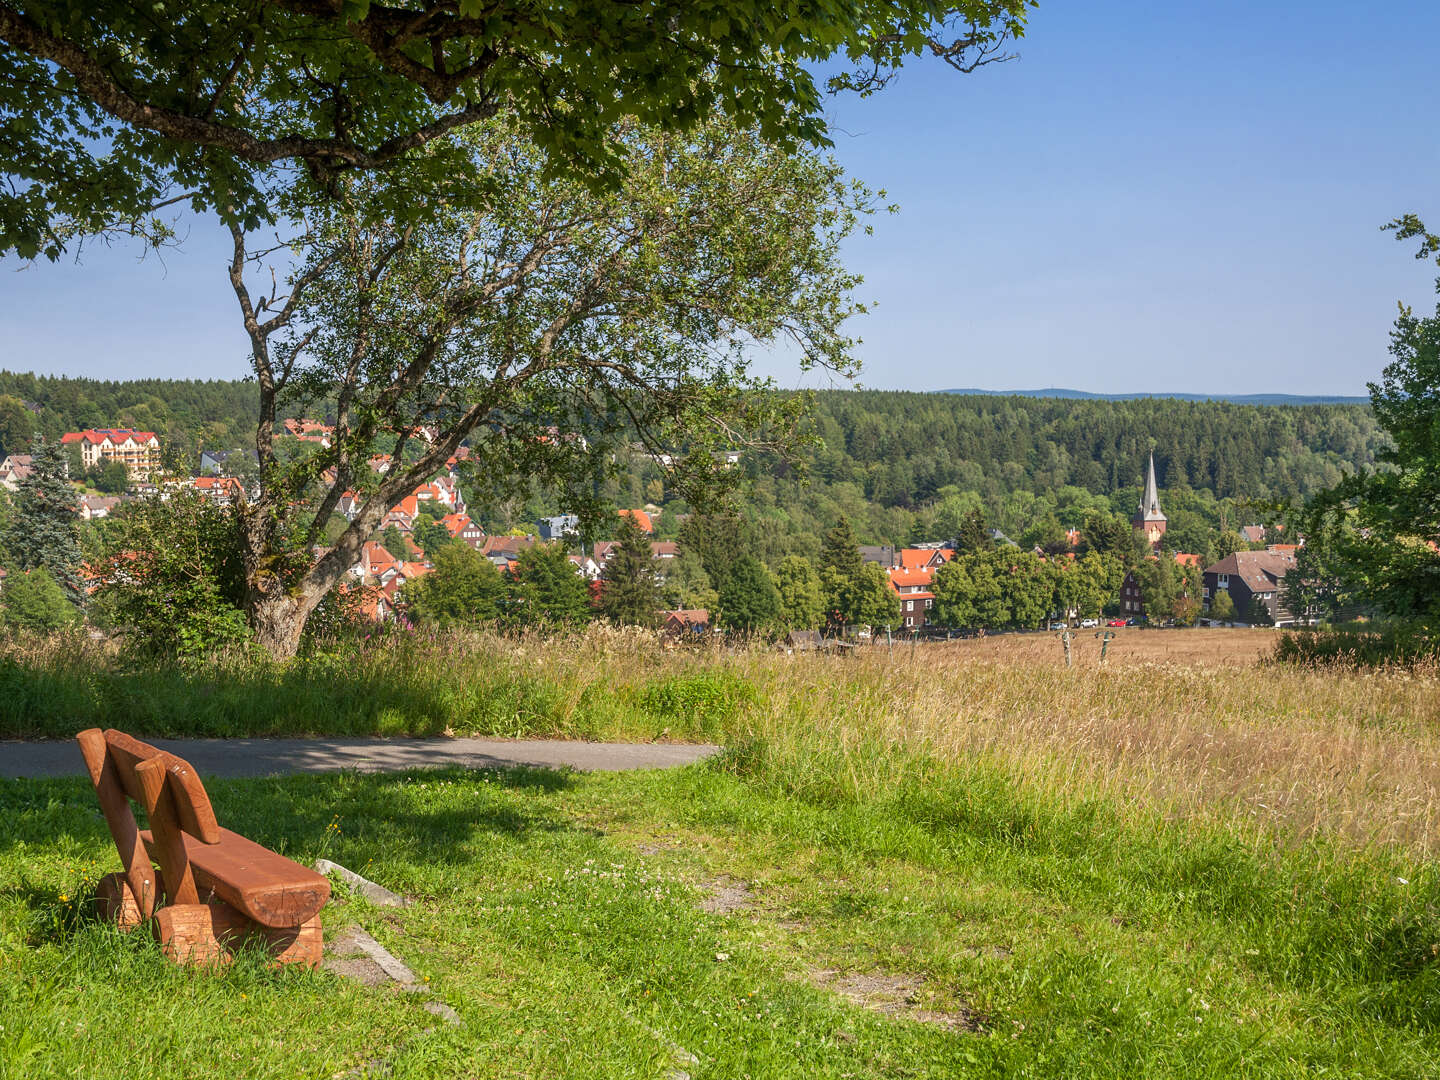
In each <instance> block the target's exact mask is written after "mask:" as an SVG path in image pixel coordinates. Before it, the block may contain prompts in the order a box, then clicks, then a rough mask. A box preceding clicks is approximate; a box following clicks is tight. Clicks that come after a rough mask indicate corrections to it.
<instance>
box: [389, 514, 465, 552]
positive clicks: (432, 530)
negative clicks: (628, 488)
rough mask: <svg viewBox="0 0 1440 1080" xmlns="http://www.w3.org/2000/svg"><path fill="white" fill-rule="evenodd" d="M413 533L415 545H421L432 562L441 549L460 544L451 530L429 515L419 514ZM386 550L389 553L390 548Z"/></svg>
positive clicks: (421, 548)
mask: <svg viewBox="0 0 1440 1080" xmlns="http://www.w3.org/2000/svg"><path fill="white" fill-rule="evenodd" d="M411 533H412V535H413V536H414V538H415V543H416V544H417V545H419V547H420V550H421V551H423V552H425V557H426V558H427V559H429V560H430V561H432V562H433V561H434V560H435V556H436V555H437V554H438V553H439V551H440V549H441V548H443V547H448V546H449V545H451V544H456V543H459V541H457V540H456V539H455V538H454V537H453V536H451V535H450V530H449V529H447V528H445V526H444V525H442V524H440V522H438V521H436V520H435V518H433V517H432V516H431V515H429V514H419V515H417V516H416V518H415V527H414V529H412V530H411ZM386 550H387V551H389V548H388V547H387V548H386ZM407 558H408V556H407Z"/></svg>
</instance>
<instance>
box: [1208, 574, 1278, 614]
mask: <svg viewBox="0 0 1440 1080" xmlns="http://www.w3.org/2000/svg"><path fill="white" fill-rule="evenodd" d="M1286 576H1287V577H1288V576H1289V575H1286ZM1210 617H1211V618H1212V619H1215V620H1216V621H1217V622H1222V623H1231V622H1234V621H1235V601H1234V600H1232V599H1230V590H1229V589H1216V590H1215V595H1214V597H1212V598H1211V600H1210Z"/></svg>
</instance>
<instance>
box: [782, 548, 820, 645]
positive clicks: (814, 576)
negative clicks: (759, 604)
mask: <svg viewBox="0 0 1440 1080" xmlns="http://www.w3.org/2000/svg"><path fill="white" fill-rule="evenodd" d="M775 590H776V592H777V593H779V596H780V620H781V622H782V623H783V625H785V626H787V627H789V628H791V629H792V630H815V629H817V628H818V627H819V626H820V625H821V623H822V622H824V619H825V598H824V596H823V595H822V593H821V590H820V575H819V574H818V573H816V572H815V566H814V564H812V563H811V562H810V560H809V559H807V558H805V557H804V556H801V555H787V556H785V558H783V559H781V560H780V565H779V567H777V568H776V571H775Z"/></svg>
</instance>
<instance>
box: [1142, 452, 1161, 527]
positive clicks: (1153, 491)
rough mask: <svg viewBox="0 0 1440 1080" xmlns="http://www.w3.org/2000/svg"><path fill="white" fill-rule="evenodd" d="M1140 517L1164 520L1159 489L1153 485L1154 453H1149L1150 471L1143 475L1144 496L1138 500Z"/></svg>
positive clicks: (1147, 519) (1148, 519)
mask: <svg viewBox="0 0 1440 1080" xmlns="http://www.w3.org/2000/svg"><path fill="white" fill-rule="evenodd" d="M1140 517H1141V518H1142V519H1143V520H1145V521H1164V520H1165V515H1164V514H1162V513H1161V512H1160V491H1159V489H1157V488H1156V486H1155V455H1154V454H1151V455H1150V472H1149V474H1148V475H1147V476H1146V477H1145V497H1144V498H1143V499H1141V500H1140Z"/></svg>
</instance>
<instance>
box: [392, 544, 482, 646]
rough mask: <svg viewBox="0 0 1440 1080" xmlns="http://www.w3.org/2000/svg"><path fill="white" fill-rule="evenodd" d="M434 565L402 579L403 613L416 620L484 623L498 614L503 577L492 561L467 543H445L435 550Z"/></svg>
mask: <svg viewBox="0 0 1440 1080" xmlns="http://www.w3.org/2000/svg"><path fill="white" fill-rule="evenodd" d="M434 558H435V569H434V570H433V571H432V572H431V573H429V574H426V575H425V576H424V577H421V578H417V579H416V580H414V581H408V582H406V583H405V587H404V588H403V589H402V590H401V599H402V600H403V602H404V605H405V614H406V615H407V616H408V617H409V618H410V619H411V621H413V622H416V623H423V624H427V625H434V626H441V627H448V626H485V625H488V624H491V623H494V622H495V621H496V620H497V619H499V617H500V612H501V609H502V607H503V606H504V602H505V580H504V578H503V577H501V575H500V571H499V570H497V569H495V564H494V563H492V562H491V561H490V560H489V559H487V558H485V556H483V555H481V554H480V553H479V552H478V551H476V550H475V549H474V548H472V547H471V546H470V545H469V544H445V545H442V546H441V547H440V548H438V549H437V550H436V552H435V556H434Z"/></svg>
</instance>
